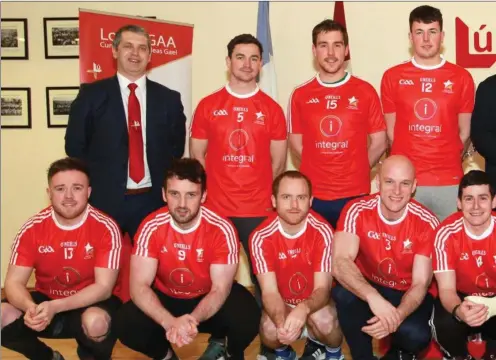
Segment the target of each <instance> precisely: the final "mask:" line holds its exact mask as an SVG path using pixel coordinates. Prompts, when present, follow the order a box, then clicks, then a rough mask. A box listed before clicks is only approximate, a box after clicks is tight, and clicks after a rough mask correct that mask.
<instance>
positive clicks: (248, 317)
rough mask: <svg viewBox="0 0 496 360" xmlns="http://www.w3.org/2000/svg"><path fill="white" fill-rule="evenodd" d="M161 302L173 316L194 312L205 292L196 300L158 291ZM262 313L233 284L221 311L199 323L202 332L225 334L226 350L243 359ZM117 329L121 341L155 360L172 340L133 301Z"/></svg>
mask: <svg viewBox="0 0 496 360" xmlns="http://www.w3.org/2000/svg"><path fill="white" fill-rule="evenodd" d="M155 294H156V295H157V297H158V299H159V300H160V303H161V304H162V305H163V306H164V308H165V309H166V310H167V311H168V312H169V313H171V314H172V315H173V316H182V315H184V314H191V312H193V310H194V309H195V308H196V306H197V305H198V304H199V303H200V301H201V300H202V299H203V298H204V297H205V295H202V296H199V297H197V298H193V299H179V298H173V297H170V296H167V295H165V294H163V293H162V292H160V291H158V290H155ZM261 316H262V314H261V311H260V309H259V307H258V306H257V303H256V301H255V299H254V298H253V296H252V295H251V294H250V292H249V291H248V290H246V289H245V288H244V287H243V286H242V285H240V284H238V283H234V284H233V286H232V289H231V292H230V294H229V296H228V297H227V299H226V301H225V303H224V304H223V305H222V307H221V308H220V310H219V311H218V312H217V313H216V314H215V315H214V316H212V317H211V318H210V319H207V320H205V321H204V322H202V323H200V325H199V326H198V331H199V332H201V333H209V334H212V333H216V334H223V336H226V337H227V350H228V352H229V354H230V355H231V356H232V357H231V359H233V360H241V359H244V351H245V349H246V348H247V347H248V346H249V345H250V344H251V342H252V341H253V339H254V338H255V337H256V336H257V335H258V329H259V325H260V318H261ZM114 328H115V331H116V333H117V336H118V337H119V340H120V341H121V342H122V343H123V344H124V345H126V346H127V347H129V348H131V349H133V350H135V351H138V352H141V353H143V354H145V355H147V356H148V357H150V358H152V359H163V358H164V357H165V355H166V354H167V352H168V350H169V348H170V343H169V342H168V341H167V338H166V335H165V330H164V328H163V327H162V326H160V325H159V324H157V323H156V322H155V321H153V320H152V319H151V318H149V317H148V316H147V315H146V314H145V313H144V312H143V311H141V309H139V308H138V307H137V306H136V305H135V304H134V303H133V302H132V301H128V302H127V303H125V304H124V305H123V306H122V307H121V309H120V310H119V312H118V314H117V316H116V318H115V321H114Z"/></svg>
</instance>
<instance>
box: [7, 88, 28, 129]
mask: <svg viewBox="0 0 496 360" xmlns="http://www.w3.org/2000/svg"><path fill="white" fill-rule="evenodd" d="M1 98H2V99H1V106H0V108H1V127H2V129H30V128H31V89H30V88H8V87H3V88H2V92H1Z"/></svg>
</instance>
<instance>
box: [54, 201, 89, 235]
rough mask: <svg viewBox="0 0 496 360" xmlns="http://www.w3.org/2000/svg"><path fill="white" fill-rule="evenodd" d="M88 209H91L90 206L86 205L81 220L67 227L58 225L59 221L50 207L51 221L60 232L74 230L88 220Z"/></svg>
mask: <svg viewBox="0 0 496 360" xmlns="http://www.w3.org/2000/svg"><path fill="white" fill-rule="evenodd" d="M90 207H91V205H86V209H85V210H84V215H83V217H82V218H81V221H80V222H78V223H77V224H74V225H71V226H67V225H62V224H61V223H59V221H58V220H57V217H56V216H55V210H53V206H52V220H53V222H54V223H55V226H57V227H58V228H59V229H61V230H66V231H71V230H76V229H77V228H78V227H80V226H81V225H83V224H84V222H85V221H86V219H87V218H88V213H89V211H90Z"/></svg>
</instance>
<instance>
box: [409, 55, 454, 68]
mask: <svg viewBox="0 0 496 360" xmlns="http://www.w3.org/2000/svg"><path fill="white" fill-rule="evenodd" d="M412 64H413V66H415V67H417V68H419V69H422V70H435V69H439V68H440V67H442V66H443V65H444V64H446V59H445V58H444V56H443V55H441V62H440V63H439V64H437V65H430V66H428V65H421V64H419V63H418V62H417V61H416V60H415V58H414V57H412Z"/></svg>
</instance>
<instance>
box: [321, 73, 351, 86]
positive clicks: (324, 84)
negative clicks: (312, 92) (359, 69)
mask: <svg viewBox="0 0 496 360" xmlns="http://www.w3.org/2000/svg"><path fill="white" fill-rule="evenodd" d="M315 78H316V79H317V81H318V83H319V84H320V85H322V86H324V87H328V88H333V87H338V86H341V85H343V84H346V83H347V82H348V80H350V79H351V74H350V73H349V72H346V75H345V76H344V78H343V80H341V81H338V82H335V83H325V82H323V81H322V80H321V79H320V76H319V73H317V75H315Z"/></svg>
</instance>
